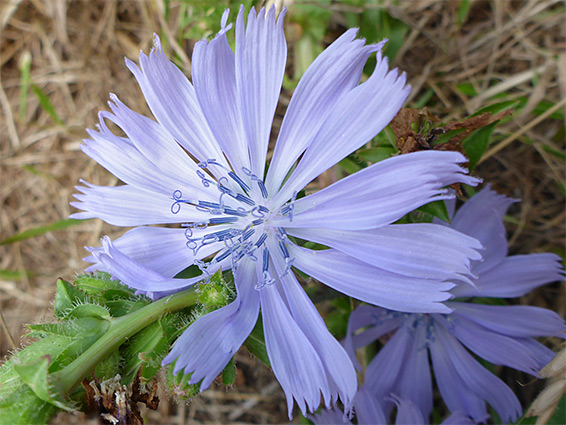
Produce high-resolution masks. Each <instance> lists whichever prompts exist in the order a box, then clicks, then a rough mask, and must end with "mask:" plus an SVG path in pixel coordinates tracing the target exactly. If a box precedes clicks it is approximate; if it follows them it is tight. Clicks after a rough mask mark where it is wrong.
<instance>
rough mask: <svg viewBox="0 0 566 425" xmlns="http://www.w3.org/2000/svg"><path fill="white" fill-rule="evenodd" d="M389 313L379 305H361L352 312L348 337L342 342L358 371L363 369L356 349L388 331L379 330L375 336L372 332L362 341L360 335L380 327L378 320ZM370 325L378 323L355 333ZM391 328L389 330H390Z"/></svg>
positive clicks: (347, 332) (349, 319)
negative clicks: (380, 331)
mask: <svg viewBox="0 0 566 425" xmlns="http://www.w3.org/2000/svg"><path fill="white" fill-rule="evenodd" d="M387 313H388V311H387V310H385V309H381V308H379V307H373V306H369V305H361V306H359V307H358V308H356V309H355V310H354V311H353V312H352V313H351V314H350V317H349V318H348V329H347V331H346V338H345V339H344V341H343V342H342V344H343V345H344V348H345V349H346V352H347V353H348V355H349V356H350V360H351V361H352V363H353V364H354V366H355V368H356V369H357V370H358V371H361V370H362V365H361V364H360V362H358V359H357V358H356V349H358V348H360V347H364V346H366V345H368V344H371V343H372V342H373V341H376V340H377V339H378V338H379V337H380V336H381V335H383V334H384V333H386V332H383V333H381V334H380V333H379V332H378V333H377V335H375V337H374V335H373V332H372V335H371V337H370V338H363V341H360V338H359V337H360V336H361V335H362V334H366V333H367V332H371V331H373V330H374V329H376V328H380V326H377V325H376V322H377V321H379V320H380V318H381V317H382V316H386V314H387ZM389 322H390V320H387V323H389ZM370 325H376V326H371V327H370V328H369V330H367V331H365V332H363V333H359V334H357V335H354V334H356V332H357V331H358V330H360V329H362V328H365V327H367V326H370ZM393 329H394V328H393ZM391 330H392V329H391ZM391 330H389V332H390V331H391ZM354 338H356V343H354Z"/></svg>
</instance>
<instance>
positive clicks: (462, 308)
mask: <svg viewBox="0 0 566 425" xmlns="http://www.w3.org/2000/svg"><path fill="white" fill-rule="evenodd" d="M513 202H514V200H512V199H509V198H507V197H505V196H502V195H499V194H497V193H496V192H494V191H493V190H491V188H490V187H489V186H488V187H486V188H484V189H483V190H482V191H480V192H478V193H477V194H476V195H475V196H474V197H472V198H471V199H470V200H469V201H468V202H467V203H465V204H464V205H463V206H462V207H461V208H460V209H459V210H458V211H457V212H456V214H455V215H454V217H453V219H452V222H451V224H450V227H452V228H453V229H456V230H458V231H460V232H463V233H465V234H467V235H470V236H473V237H475V238H477V239H478V240H479V241H480V242H481V243H482V245H483V246H484V261H482V262H477V263H475V264H473V266H472V271H473V272H474V274H475V275H476V276H477V277H476V279H474V285H475V286H470V285H458V286H456V287H455V288H454V289H453V290H451V292H452V293H453V294H454V295H455V296H457V297H459V298H465V299H463V300H459V301H451V302H447V303H446V305H447V306H448V307H450V308H451V309H452V310H453V312H452V313H451V314H440V313H435V314H406V313H399V312H396V311H391V310H386V309H383V308H378V307H371V306H361V307H359V308H358V309H357V310H355V311H354V312H353V313H352V315H351V316H350V322H349V325H348V326H349V330H348V337H347V339H346V346H347V349H348V351H349V353H350V355H351V356H352V358H353V359H355V354H354V349H356V348H359V347H362V346H364V345H367V344H369V343H371V342H372V341H375V340H377V339H379V338H381V337H383V336H385V335H388V334H391V333H392V335H391V336H390V339H388V341H387V343H386V344H385V345H384V346H383V348H382V349H381V350H380V351H379V353H378V354H377V355H376V356H375V358H374V359H373V360H372V361H371V362H370V364H369V365H368V367H367V369H366V371H365V375H364V376H365V379H364V385H363V387H365V388H366V391H367V392H369V393H371V394H372V395H373V396H375V397H376V398H377V399H378V400H380V403H381V404H382V406H383V409H384V411H385V413H386V414H387V415H388V414H389V413H390V412H391V409H392V408H393V406H394V404H393V402H392V401H391V400H390V399H389V398H390V396H391V394H395V395H398V396H400V397H402V398H406V399H408V400H410V401H412V402H413V403H414V404H415V405H416V406H418V408H419V410H420V411H421V412H422V413H423V415H424V417H425V418H428V417H429V415H430V413H431V410H432V398H433V396H432V378H431V371H430V367H429V361H431V362H432V367H433V372H434V377H435V381H436V383H437V385H438V389H439V391H440V394H441V395H442V398H443V400H444V402H445V403H446V405H447V407H448V409H450V411H451V412H458V411H459V412H464V413H465V414H467V415H469V416H470V417H471V418H472V419H473V420H474V421H476V422H483V421H485V420H486V419H487V418H488V411H487V406H486V403H488V404H490V405H491V406H493V408H494V409H495V411H496V412H497V413H498V415H499V416H500V418H501V420H502V421H503V422H509V421H514V420H516V419H517V418H518V416H519V415H520V414H521V405H520V404H519V401H518V400H517V397H516V396H515V395H514V394H513V392H512V391H511V389H510V388H509V387H508V386H507V385H506V384H504V383H503V381H501V380H500V379H499V378H497V377H496V376H495V375H493V374H492V373H491V372H489V371H488V370H487V369H485V368H484V367H483V366H482V365H480V363H478V361H477V360H476V359H475V358H474V356H473V355H472V354H471V353H470V351H471V352H472V353H474V354H475V355H476V356H477V357H479V358H482V359H484V360H487V361H488V362H491V363H494V364H497V365H504V366H509V367H512V368H514V369H518V370H520V371H523V372H526V373H530V374H532V375H535V376H536V375H537V373H538V371H539V370H540V369H541V368H542V367H544V366H545V365H546V364H547V363H548V362H549V361H550V360H552V358H553V356H554V353H553V352H552V351H551V350H550V349H548V348H546V347H545V346H544V345H542V344H541V343H539V342H538V341H536V340H535V337H549V336H560V337H564V335H565V334H564V332H565V324H564V321H563V320H562V319H561V318H560V317H559V316H558V315H557V314H556V313H554V312H552V311H550V310H547V309H543V308H539V307H532V306H520V305H508V306H504V305H484V304H479V303H474V302H468V301H471V300H469V298H470V297H504V298H507V297H518V296H521V295H524V294H526V293H528V292H529V291H531V290H532V289H534V288H536V287H538V286H540V285H544V284H547V283H550V282H554V281H558V280H563V278H564V272H563V270H562V266H561V262H560V258H559V257H558V256H557V255H554V254H548V253H543V254H530V255H512V256H508V255H507V241H506V238H505V228H504V226H503V216H504V214H505V212H506V211H507V209H508V207H509V206H510V205H511V204H512V203H513ZM433 254H434V253H433ZM361 328H364V330H363V331H362V332H361V333H356V331H357V330H359V329H361ZM466 348H467V349H466ZM429 356H430V357H429ZM354 361H355V362H356V363H357V361H356V360H354ZM357 366H359V364H357ZM354 405H355V403H354Z"/></svg>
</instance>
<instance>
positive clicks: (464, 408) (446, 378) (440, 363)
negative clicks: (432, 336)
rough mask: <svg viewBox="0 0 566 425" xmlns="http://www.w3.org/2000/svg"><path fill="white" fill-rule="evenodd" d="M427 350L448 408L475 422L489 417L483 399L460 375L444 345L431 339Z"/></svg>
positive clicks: (435, 377) (483, 420)
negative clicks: (464, 413) (463, 413)
mask: <svg viewBox="0 0 566 425" xmlns="http://www.w3.org/2000/svg"><path fill="white" fill-rule="evenodd" d="M429 350H430V356H431V359H432V366H433V369H434V379H435V381H436V385H437V386H438V389H439V391H440V395H441V396H442V400H443V401H444V403H445V404H446V406H447V407H448V409H449V410H450V411H451V412H456V411H460V412H466V414H468V415H469V416H471V417H472V418H473V419H474V421H475V422H476V423H480V422H485V421H486V420H487V419H488V418H489V414H488V413H487V406H486V404H485V401H484V400H483V399H482V397H480V396H478V395H477V394H476V393H475V392H474V391H472V388H471V387H470V386H469V385H468V384H467V382H466V381H465V379H464V378H463V377H462V376H460V374H459V373H458V371H457V369H456V366H455V365H454V362H453V360H452V358H451V356H450V355H449V354H448V353H447V352H446V349H445V347H444V345H443V344H442V343H441V342H439V341H438V340H433V341H432V342H431V343H430V345H429Z"/></svg>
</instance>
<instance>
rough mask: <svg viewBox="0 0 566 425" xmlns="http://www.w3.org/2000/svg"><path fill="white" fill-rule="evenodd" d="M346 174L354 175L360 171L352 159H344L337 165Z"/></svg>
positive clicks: (358, 165)
mask: <svg viewBox="0 0 566 425" xmlns="http://www.w3.org/2000/svg"><path fill="white" fill-rule="evenodd" d="M338 165H339V166H340V167H342V168H343V169H344V171H346V172H347V173H348V174H354V173H356V172H358V171H360V170H361V169H362V167H361V166H360V164H358V163H356V161H354V160H353V159H352V158H349V157H348V158H344V159H343V160H342V161H340V162H339V163H338Z"/></svg>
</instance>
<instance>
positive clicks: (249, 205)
mask: <svg viewBox="0 0 566 425" xmlns="http://www.w3.org/2000/svg"><path fill="white" fill-rule="evenodd" d="M198 166H199V168H201V169H200V170H197V171H196V173H197V176H198V177H199V178H200V179H201V183H202V185H203V186H204V187H205V188H216V189H217V191H218V193H217V194H218V201H217V202H211V201H203V200H196V201H194V200H187V199H183V194H182V193H181V191H180V190H175V191H174V192H173V195H172V196H173V204H172V205H171V212H172V213H173V214H178V213H179V211H180V210H181V206H182V205H189V206H191V207H193V208H195V209H196V210H198V211H200V212H207V213H209V214H210V216H211V217H210V218H209V219H206V220H203V221H198V222H197V221H195V222H190V223H184V224H183V225H182V226H183V227H185V228H186V230H185V237H186V239H187V243H186V246H187V248H188V249H190V250H191V251H192V253H193V255H194V256H195V257H197V256H198V253H199V251H200V250H202V249H204V248H205V247H207V246H208V245H211V244H214V243H218V242H221V243H222V244H223V247H221V248H220V249H219V250H218V251H217V253H216V255H215V256H214V257H213V259H212V260H211V261H210V262H208V263H205V262H204V261H202V260H199V259H196V260H194V264H196V265H197V266H198V267H199V268H200V269H201V271H202V272H203V273H205V274H207V275H208V276H210V275H211V273H210V272H209V271H208V270H207V269H209V268H216V269H217V268H218V264H219V263H220V262H222V261H224V260H226V259H227V258H230V260H231V264H232V269H235V267H236V266H237V264H238V263H239V262H240V261H241V260H242V259H243V258H246V257H247V258H249V259H250V260H252V261H259V259H260V258H261V261H262V270H263V273H262V280H261V281H260V282H258V284H257V285H256V289H261V288H263V287H265V286H268V285H271V284H273V283H274V282H275V279H273V277H272V276H271V274H270V255H271V253H270V252H269V249H268V248H267V246H266V244H265V241H266V240H267V238H268V237H269V236H271V237H274V238H276V240H277V244H278V245H279V249H280V251H281V254H282V256H283V258H284V259H285V265H286V267H285V271H284V273H283V274H282V275H281V276H284V275H285V274H287V272H288V271H289V270H290V268H291V266H292V264H293V258H291V256H290V255H289V250H288V249H287V245H286V240H287V233H286V232H285V230H284V229H283V228H281V227H275V226H271V225H270V224H269V219H270V217H271V215H272V214H273V213H272V211H270V210H269V208H267V207H266V206H265V203H266V202H267V201H268V200H269V194H268V192H267V188H266V187H265V185H264V183H263V181H262V180H261V179H260V178H259V177H257V176H256V175H255V174H253V173H252V171H251V170H249V169H247V168H242V170H241V171H242V173H243V174H244V175H245V176H246V177H247V180H248V181H250V182H251V185H252V187H250V185H248V184H247V183H246V181H245V180H244V179H242V178H241V177H240V176H238V174H236V173H235V172H234V171H232V170H230V169H228V168H226V167H225V166H223V165H222V164H220V163H218V162H217V161H216V160H215V159H208V160H206V161H204V162H200V163H199V164H198ZM210 166H215V167H218V168H220V169H222V170H223V172H224V173H225V175H223V176H221V177H220V178H218V180H217V181H215V180H212V179H211V177H210V175H209V174H206V173H205V172H204V171H203V170H206V169H208V168H209V167H210ZM230 181H233V182H235V183H236V184H237V189H238V190H233V189H231V188H230V187H228V186H232V187H235V185H234V184H233V183H232V184H230ZM254 184H255V185H256V186H257V188H256V190H255V191H254V190H253V186H254ZM258 192H259V193H258ZM295 197H296V194H295V195H294V196H293V199H291V201H290V202H289V203H288V204H286V205H284V206H283V207H281V208H280V209H279V211H278V212H277V215H278V216H281V215H283V216H288V217H289V219H290V220H292V219H293V210H294V205H293V204H294V201H295ZM254 198H255V199H254ZM258 251H261V253H259V254H258ZM206 256H207V254H204V255H201V258H203V257H206Z"/></svg>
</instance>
